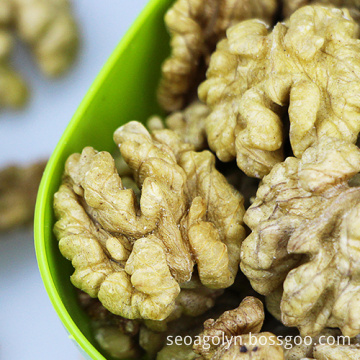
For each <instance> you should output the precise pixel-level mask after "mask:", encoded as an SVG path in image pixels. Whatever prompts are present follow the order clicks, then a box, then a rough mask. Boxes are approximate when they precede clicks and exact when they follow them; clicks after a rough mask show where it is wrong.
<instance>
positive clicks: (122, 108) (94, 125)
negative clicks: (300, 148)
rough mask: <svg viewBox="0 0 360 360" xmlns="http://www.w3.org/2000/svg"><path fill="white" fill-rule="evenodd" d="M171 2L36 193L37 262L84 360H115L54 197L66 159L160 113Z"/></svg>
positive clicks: (75, 127) (158, 5)
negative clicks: (64, 239)
mask: <svg viewBox="0 0 360 360" xmlns="http://www.w3.org/2000/svg"><path fill="white" fill-rule="evenodd" d="M172 2H173V0H151V1H150V2H149V3H148V4H147V6H146V7H145V9H144V10H143V12H142V13H141V14H140V16H139V17H138V18H137V20H136V21H135V23H134V24H133V25H132V27H131V28H130V29H129V31H128V32H127V34H126V35H125V36H124V38H123V39H122V41H121V42H120V43H119V45H118V46H117V47H116V49H115V51H114V52H113V54H112V55H111V57H110V58H109V60H108V61H107V63H106V64H105V66H104V68H103V69H102V70H101V72H100V74H99V75H98V76H97V78H96V80H95V81H94V83H93V85H92V86H91V87H90V89H89V91H88V93H87V94H86V96H85V98H84V100H83V101H82V103H81V104H80V106H79V108H78V110H77V111H76V113H75V115H74V117H73V118H72V120H71V121H70V123H69V125H68V127H67V128H66V130H65V132H64V134H63V136H62V137H61V139H60V141H59V143H58V145H57V147H56V148H55V151H54V153H53V154H52V156H51V158H50V160H49V162H48V165H47V167H46V170H45V172H44V176H43V178H42V181H41V185H40V188H39V192H38V197H37V203H36V211H35V224H34V231H35V248H36V256H37V261H38V265H39V269H40V273H41V276H42V280H43V282H44V285H45V288H46V290H47V293H48V295H49V297H50V300H51V302H52V304H53V306H54V308H55V310H56V311H57V313H58V315H59V317H60V319H61V321H62V322H63V324H64V326H65V328H66V329H67V331H68V333H69V337H70V338H71V339H73V340H74V341H75V343H76V344H77V345H78V347H79V349H80V351H81V353H82V354H83V356H84V357H85V358H86V359H98V360H100V359H101V360H104V359H111V357H109V356H107V354H106V353H105V352H104V351H102V350H101V349H100V348H99V346H98V344H97V343H96V341H95V339H94V337H93V335H92V332H91V326H90V322H89V318H88V317H87V316H86V314H85V313H84V311H83V310H82V309H81V308H80V306H79V304H78V302H77V297H76V292H75V289H74V287H73V285H72V284H71V282H70V275H71V274H72V272H73V267H72V265H71V263H70V262H69V261H67V260H66V259H64V258H63V257H62V255H61V254H60V252H59V249H58V242H57V240H56V238H55V236H54V234H53V231H52V229H53V226H54V223H55V217H54V213H53V196H54V193H55V192H56V191H57V189H58V188H59V186H60V182H61V176H62V173H63V170H64V164H65V161H66V159H67V157H68V156H69V155H70V154H72V153H74V152H81V150H82V149H83V148H84V147H85V146H93V147H94V148H95V149H97V150H105V151H112V150H114V149H115V145H114V142H113V139H112V135H113V132H114V131H115V129H116V128H118V127H119V126H121V125H123V124H124V123H126V122H128V121H130V120H139V121H145V120H146V119H147V118H148V117H149V116H150V115H152V114H154V113H161V111H160V109H159V108H158V105H157V102H156V87H157V84H158V80H159V77H160V67H161V63H162V61H163V60H164V59H165V57H166V56H167V55H168V53H169V36H168V34H167V32H166V30H165V26H164V21H163V18H164V14H165V12H166V10H167V9H168V8H169V6H170V5H171V4H172Z"/></svg>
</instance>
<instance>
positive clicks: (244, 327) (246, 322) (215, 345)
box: [193, 296, 285, 360]
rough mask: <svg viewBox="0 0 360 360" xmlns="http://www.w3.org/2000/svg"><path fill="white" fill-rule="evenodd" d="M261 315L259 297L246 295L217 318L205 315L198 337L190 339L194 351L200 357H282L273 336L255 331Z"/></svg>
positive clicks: (226, 359) (281, 359)
mask: <svg viewBox="0 0 360 360" xmlns="http://www.w3.org/2000/svg"><path fill="white" fill-rule="evenodd" d="M264 318H265V314H264V309H263V305H262V303H261V301H260V300H258V299H256V298H254V297H250V296H249V297H246V298H245V299H244V300H243V301H242V302H241V304H240V305H239V307H238V308H236V309H234V310H230V311H226V312H224V313H223V314H222V315H221V316H220V317H219V318H218V319H217V320H213V319H209V320H207V321H206V322H205V323H204V331H203V332H202V333H201V334H200V335H199V338H200V341H197V342H195V343H194V346H193V349H194V352H195V353H197V354H199V355H200V357H199V359H202V360H210V359H211V360H231V359H256V360H262V359H274V360H277V359H278V360H284V359H285V358H284V352H283V349H282V347H281V346H280V344H279V342H278V340H277V339H276V336H275V335H274V334H271V333H266V332H263V333H259V332H260V330H261V327H262V325H263V322H264ZM250 337H251V339H250Z"/></svg>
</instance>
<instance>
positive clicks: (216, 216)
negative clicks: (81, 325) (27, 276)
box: [54, 0, 360, 360]
mask: <svg viewBox="0 0 360 360" xmlns="http://www.w3.org/2000/svg"><path fill="white" fill-rule="evenodd" d="M308 3H312V2H311V1H299V0H296V1H294V0H289V1H286V0H283V3H281V4H280V2H279V1H276V0H251V1H250V0H238V1H236V0H208V1H205V0H177V1H176V2H175V3H174V5H173V6H172V7H171V8H170V9H169V11H168V12H167V14H166V17H165V22H166V25H167V27H168V30H169V32H170V35H171V48H172V51H171V55H170V57H169V58H168V59H167V60H166V61H165V62H164V64H163V67H162V79H161V81H160V86H159V90H158V99H159V102H160V104H161V105H162V106H163V108H164V109H165V110H167V111H168V112H169V115H168V117H167V118H166V119H165V121H162V119H160V118H159V117H157V116H153V117H151V118H150V119H149V120H148V123H147V128H146V127H145V126H144V125H142V124H140V123H139V122H135V121H132V122H129V123H127V124H126V125H124V126H122V127H120V128H119V129H117V130H116V131H115V133H114V141H115V143H116V144H117V145H118V148H119V150H120V155H115V156H112V155H111V154H109V153H107V152H98V151H96V150H95V149H93V148H91V147H87V148H85V149H84V150H83V152H82V153H81V154H73V155H71V156H70V157H69V158H68V160H67V162H66V165H65V171H64V175H63V181H62V185H61V186H60V188H59V190H58V192H57V193H56V195H55V199H54V208H55V213H56V216H57V219H58V220H57V222H56V225H55V228H54V231H55V234H56V236H57V238H58V240H59V247H60V251H61V253H62V254H63V255H64V256H65V257H66V258H68V259H69V260H71V261H72V264H73V266H74V268H75V271H74V273H73V275H72V276H71V281H72V283H73V284H74V285H75V286H76V287H77V288H79V289H80V291H79V301H80V303H81V305H82V307H83V308H84V309H85V311H86V312H87V313H88V314H89V316H90V318H91V319H92V324H93V328H94V334H95V337H96V339H97V340H98V342H99V343H100V346H102V347H103V348H104V349H105V350H106V351H107V352H108V353H109V354H111V355H112V356H114V357H117V358H120V359H130V358H133V359H137V358H140V357H141V356H143V355H144V354H146V356H147V357H148V358H149V359H158V360H163V359H168V360H169V359H174V360H176V359H179V360H184V359H188V360H190V359H222V360H230V359H254V360H256V359H257V360H260V359H262V360H264V359H269V360H272V359H274V360H277V359H289V360H290V359H318V360H322V359H330V360H331V359H336V360H342V359H360V348H359V347H358V346H357V343H358V339H357V336H358V335H359V334H360V226H359V225H360V223H359V222H360V221H359V218H360V187H359V180H358V173H359V172H360V149H359V148H358V147H357V146H356V145H355V143H356V141H357V138H358V133H359V132H360V108H359V107H360V40H358V38H359V36H360V29H359V25H358V23H357V19H359V16H358V15H359V10H360V2H359V1H356V0H354V1H351V0H348V1H346V0H343V1H341V0H333V1H320V3H321V4H310V5H308ZM339 7H342V8H341V9H340V8H339ZM290 15H291V16H290ZM279 19H280V22H277V21H279ZM164 123H165V126H164V125H163V124H164ZM239 269H240V271H239ZM260 299H261V300H260ZM262 301H264V302H265V308H266V309H267V311H266V313H265V311H264V305H263V303H262ZM265 315H266V316H265ZM269 330H270V331H271V332H269ZM294 334H299V335H298V336H301V337H303V338H304V339H305V338H306V339H307V342H306V344H305V343H302V344H300V345H299V344H293V345H294V346H292V347H291V348H290V347H289V346H284V344H282V343H281V342H280V341H279V338H277V337H275V335H278V336H279V335H282V336H284V335H285V336H286V335H294ZM342 335H344V336H348V337H349V338H350V341H349V343H346V344H342V343H340V342H339V343H336V341H335V344H331V343H330V342H329V343H326V341H324V339H326V338H330V337H331V338H332V339H335V340H336V339H340V338H341V337H342ZM175 336H183V337H184V336H187V337H188V338H190V337H191V339H193V340H194V341H193V342H192V343H191V344H190V345H189V344H185V343H182V344H181V345H177V344H175V343H174V342H173V343H172V344H171V342H169V338H174V337H175ZM251 336H253V341H252V342H250V341H249V339H250V337H251ZM320 337H323V341H322V343H321V344H319V338H320ZM219 338H220V339H226V342H221V341H220V342H219V341H218V340H219ZM254 338H255V339H257V340H256V341H255V343H254ZM239 339H241V341H239ZM264 339H265V340H266V339H268V340H269V341H265V342H264ZM271 339H272V340H271ZM273 339H275V341H274V340H273ZM308 339H312V341H311V343H310V344H309V341H308ZM270 340H271V341H270ZM332 343H334V341H332Z"/></svg>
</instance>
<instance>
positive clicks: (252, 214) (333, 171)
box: [241, 138, 360, 337]
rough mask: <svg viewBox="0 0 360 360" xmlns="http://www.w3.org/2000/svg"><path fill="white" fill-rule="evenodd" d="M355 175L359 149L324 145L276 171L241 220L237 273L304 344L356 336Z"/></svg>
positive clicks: (359, 258)
mask: <svg viewBox="0 0 360 360" xmlns="http://www.w3.org/2000/svg"><path fill="white" fill-rule="evenodd" d="M359 171H360V150H359V148H358V147H357V146H355V145H353V144H349V143H347V142H345V141H342V140H338V139H334V138H323V139H322V141H321V142H320V143H319V144H317V145H314V146H312V147H310V148H309V149H308V150H306V151H305V152H304V154H303V156H302V159H301V160H300V159H296V158H293V157H289V158H287V159H286V161H285V162H283V163H280V164H278V165H276V166H275V167H274V168H273V170H272V171H271V172H270V174H269V175H267V176H266V177H264V179H263V182H262V184H261V186H260V187H259V189H258V192H257V196H256V200H255V202H254V203H253V204H252V205H251V207H250V208H249V209H248V210H247V212H246V215H245V217H244V220H245V222H246V224H247V225H248V226H249V227H250V228H251V230H252V233H251V235H250V236H248V237H247V238H246V239H245V241H244V242H243V245H242V250H241V258H242V261H241V268H242V270H243V272H244V273H245V274H246V276H247V277H248V278H249V280H250V281H251V284H252V286H253V288H254V289H255V290H256V291H258V292H259V293H261V294H264V295H267V296H268V297H270V298H271V297H274V296H275V298H276V297H278V298H279V299H280V303H281V305H280V308H281V320H282V322H283V323H284V324H285V325H287V326H297V327H298V328H299V329H300V331H301V334H302V335H303V336H306V335H310V336H315V335H316V334H318V333H319V332H320V331H321V330H322V329H323V328H325V327H339V328H340V329H341V330H342V332H343V334H344V335H347V336H350V337H353V336H355V335H357V334H359V333H360V316H359V308H360V302H359V299H360V293H359V283H360V252H359V244H358V243H359V239H360V233H359V228H360V226H359V219H360V216H359V214H360V188H359V187H357V186H355V187H351V186H350V185H349V184H348V181H349V180H350V179H351V178H352V177H353V176H354V175H355V174H357V173H358V172H359ZM282 291H283V294H282V295H281V292H282ZM277 294H279V295H280V296H278V295H277ZM275 303H276V301H275ZM272 307H273V306H272Z"/></svg>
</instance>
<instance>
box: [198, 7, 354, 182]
mask: <svg viewBox="0 0 360 360" xmlns="http://www.w3.org/2000/svg"><path fill="white" fill-rule="evenodd" d="M358 35H359V26H358V24H357V23H356V22H355V21H354V20H353V19H352V18H351V16H350V14H349V12H348V10H346V9H344V10H339V9H335V8H327V7H323V6H318V5H314V6H305V7H303V8H300V9H299V10H297V11H296V12H295V13H294V14H293V15H292V16H291V17H290V19H289V20H288V21H286V22H285V23H278V24H277V25H276V26H275V27H274V29H273V30H272V32H270V33H269V31H268V27H267V25H266V24H265V23H263V22H262V21H260V20H254V19H253V20H248V21H244V22H241V23H239V24H237V25H235V26H233V27H231V28H229V29H228V31H227V39H225V40H223V41H221V42H220V43H219V44H218V46H217V50H216V52H215V53H214V54H213V55H212V56H211V61H210V66H209V70H208V72H207V80H206V81H205V82H204V83H202V84H201V85H200V87H199V97H200V99H201V100H202V101H204V102H205V103H207V105H208V106H209V107H210V109H211V111H212V112H211V114H210V115H209V116H208V117H207V119H206V132H207V139H208V143H209V146H210V148H211V149H212V150H213V151H215V152H216V154H217V156H218V157H219V159H220V160H222V161H230V160H232V159H234V158H236V159H237V163H238V166H239V167H240V168H241V169H242V170H243V171H244V172H245V173H246V174H247V175H249V176H253V177H258V178H262V177H263V176H264V175H266V174H268V173H269V171H270V170H271V168H272V167H273V166H274V165H275V164H276V163H278V162H281V161H282V160H283V150H282V149H283V144H284V141H286V140H287V138H288V137H290V143H291V147H292V150H293V153H294V155H295V156H296V157H301V155H302V154H303V152H304V151H305V150H306V149H307V148H308V147H309V146H311V145H312V144H314V143H316V142H317V141H318V140H319V139H320V138H321V137H323V136H331V137H336V138H339V139H344V140H346V141H349V142H353V143H355V141H356V139H357V135H358V133H359V131H360V112H359V107H360V100H359V99H360V98H359V97H358V96H357V94H358V92H359V89H360V81H359V78H358V76H357V74H358V73H359V69H360V41H359V40H358ZM285 111H288V114H289V120H290V131H289V133H288V130H287V126H286V124H284V121H285V120H284V119H285V116H284V112H285Z"/></svg>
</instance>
